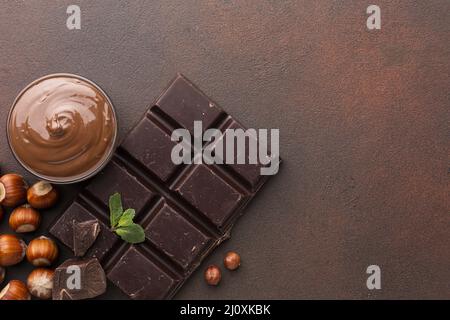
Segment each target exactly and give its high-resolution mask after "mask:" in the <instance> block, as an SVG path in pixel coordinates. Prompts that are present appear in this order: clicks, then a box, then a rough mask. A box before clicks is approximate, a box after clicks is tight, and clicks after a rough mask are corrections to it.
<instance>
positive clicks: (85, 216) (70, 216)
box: [50, 202, 119, 260]
mask: <svg viewBox="0 0 450 320" xmlns="http://www.w3.org/2000/svg"><path fill="white" fill-rule="evenodd" d="M85 206H86V204H85V203H78V202H74V203H73V204H72V205H71V206H70V207H69V208H67V210H66V211H65V212H64V214H63V215H61V216H60V217H59V218H58V219H57V220H56V221H55V223H54V225H53V226H52V227H51V228H50V233H51V234H52V235H54V236H55V237H56V238H58V239H59V240H60V241H61V242H62V243H64V244H65V245H66V246H68V247H69V248H70V249H72V251H74V249H75V248H74V244H73V237H74V236H73V221H76V222H84V221H89V220H93V219H94V220H95V219H97V220H98V223H99V224H100V233H99V235H98V237H97V240H96V241H95V245H93V246H92V247H91V248H90V249H89V250H88V252H87V253H86V255H85V256H86V257H89V258H91V257H92V258H97V259H98V260H102V259H103V257H104V256H105V255H106V253H107V252H108V251H109V250H110V249H111V248H112V247H113V245H114V244H115V243H117V242H118V241H119V237H117V236H116V234H115V233H113V232H111V231H109V228H108V226H107V225H106V224H104V223H103V222H102V220H103V219H98V218H97V217H96V216H94V215H93V214H92V213H93V210H90V209H86V208H85ZM91 212H92V213H91Z"/></svg>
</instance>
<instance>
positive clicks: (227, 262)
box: [223, 251, 241, 270]
mask: <svg viewBox="0 0 450 320" xmlns="http://www.w3.org/2000/svg"><path fill="white" fill-rule="evenodd" d="M223 265H224V266H225V268H227V269H228V270H236V269H237V268H239V266H240V265H241V256H240V255H239V254H237V253H236V252H234V251H230V252H227V254H226V255H225V258H224V259H223Z"/></svg>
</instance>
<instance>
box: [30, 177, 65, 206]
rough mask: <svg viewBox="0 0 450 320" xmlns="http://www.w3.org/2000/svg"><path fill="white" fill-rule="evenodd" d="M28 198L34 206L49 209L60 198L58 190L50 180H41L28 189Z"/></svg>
mask: <svg viewBox="0 0 450 320" xmlns="http://www.w3.org/2000/svg"><path fill="white" fill-rule="evenodd" d="M27 200H28V203H29V204H30V205H31V206H32V207H33V208H36V209H47V208H50V207H52V206H53V205H54V204H55V203H56V201H57V200H58V192H57V190H56V189H55V187H53V186H52V185H51V184H50V183H49V182H46V181H39V182H36V183H35V184H33V185H32V186H31V187H30V188H29V189H28V191H27Z"/></svg>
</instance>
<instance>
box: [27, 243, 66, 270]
mask: <svg viewBox="0 0 450 320" xmlns="http://www.w3.org/2000/svg"><path fill="white" fill-rule="evenodd" d="M57 257H58V247H57V246H56V243H55V242H54V241H53V240H52V239H50V238H47V237H44V236H41V237H39V238H36V239H33V240H31V241H30V243H29V244H28V248H27V259H28V261H29V262H30V263H31V264H32V265H33V266H35V267H46V266H49V265H51V264H52V263H53V262H54V261H55V260H56V258H57Z"/></svg>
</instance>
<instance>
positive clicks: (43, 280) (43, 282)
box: [27, 268, 54, 300]
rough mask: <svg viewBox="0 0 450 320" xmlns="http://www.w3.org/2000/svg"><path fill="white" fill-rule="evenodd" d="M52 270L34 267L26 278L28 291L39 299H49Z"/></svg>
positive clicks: (50, 295)
mask: <svg viewBox="0 0 450 320" xmlns="http://www.w3.org/2000/svg"><path fill="white" fill-rule="evenodd" d="M53 275H54V271H53V270H50V269H46V268H37V269H34V270H33V271H32V272H31V273H30V274H29V276H28V278H27V287H28V291H29V292H30V293H31V294H32V295H33V296H35V297H36V298H39V299H44V300H47V299H50V298H51V297H52V290H53Z"/></svg>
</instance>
